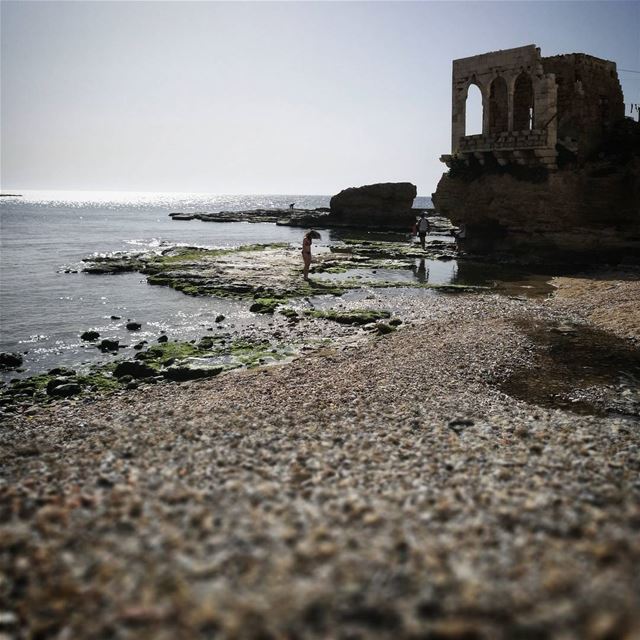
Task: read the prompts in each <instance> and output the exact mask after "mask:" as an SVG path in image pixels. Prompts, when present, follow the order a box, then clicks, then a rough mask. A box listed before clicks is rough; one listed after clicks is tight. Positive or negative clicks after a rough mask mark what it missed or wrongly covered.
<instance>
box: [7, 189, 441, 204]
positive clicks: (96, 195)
mask: <svg viewBox="0 0 640 640" xmlns="http://www.w3.org/2000/svg"><path fill="white" fill-rule="evenodd" d="M335 193H338V191H336V192H335ZM335 193H333V194H324V193H230V192H229V193H214V192H208V191H126V190H108V189H107V190H105V189H17V188H16V189H11V188H3V189H1V190H0V196H2V197H21V198H23V199H24V200H34V201H42V200H51V201H77V202H131V201H132V200H139V201H144V200H149V201H156V202H157V201H158V199H161V200H162V199H176V200H181V199H185V198H197V199H218V198H256V197H259V198H269V197H270V198H274V199H278V200H279V199H281V198H283V197H284V198H286V197H298V198H331V197H332V196H333V195H335ZM422 199H428V200H430V199H431V197H430V196H425V195H417V196H416V200H422ZM414 205H415V203H414Z"/></svg>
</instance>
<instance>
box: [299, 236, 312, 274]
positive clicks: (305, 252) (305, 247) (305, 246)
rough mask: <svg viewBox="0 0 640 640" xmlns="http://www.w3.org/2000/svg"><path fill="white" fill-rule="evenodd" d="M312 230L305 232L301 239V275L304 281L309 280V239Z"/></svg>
mask: <svg viewBox="0 0 640 640" xmlns="http://www.w3.org/2000/svg"><path fill="white" fill-rule="evenodd" d="M312 238H313V230H312V231H307V233H305V234H304V238H303V239H302V261H303V262H304V270H303V272H302V273H303V275H304V279H305V280H309V267H310V266H311V239H312Z"/></svg>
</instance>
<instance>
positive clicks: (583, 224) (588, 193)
mask: <svg viewBox="0 0 640 640" xmlns="http://www.w3.org/2000/svg"><path fill="white" fill-rule="evenodd" d="M433 202H434V205H435V207H436V210H437V211H438V212H439V213H440V214H442V215H445V216H447V217H449V218H450V219H451V220H452V222H453V223H454V224H456V225H464V228H465V236H466V237H465V239H464V241H463V248H464V249H465V250H466V251H468V252H471V253H492V254H498V255H504V256H506V257H509V258H511V259H516V260H520V261H526V262H536V261H537V262H548V261H558V262H566V261H570V260H581V261H585V260H586V261H589V262H590V261H607V262H627V261H630V262H638V261H640V126H634V123H632V122H630V121H627V123H625V124H624V127H623V130H618V132H617V134H616V135H614V136H612V137H610V138H609V140H607V142H606V143H605V144H603V145H602V147H601V148H600V150H599V151H598V152H597V153H596V154H594V156H592V158H591V159H590V160H589V161H588V162H585V163H582V164H580V165H578V164H577V163H576V162H574V161H573V160H572V159H571V158H568V159H567V160H566V161H565V163H564V166H562V164H561V167H560V169H559V170H557V171H553V172H547V171H546V170H544V169H530V168H527V167H499V166H495V167H492V166H486V165H485V166H480V165H477V166H466V165H460V166H456V165H455V163H454V164H453V165H452V167H451V169H450V171H449V172H448V173H447V174H445V175H443V176H442V178H441V180H440V182H439V184H438V187H437V190H436V192H435V193H434V194H433Z"/></svg>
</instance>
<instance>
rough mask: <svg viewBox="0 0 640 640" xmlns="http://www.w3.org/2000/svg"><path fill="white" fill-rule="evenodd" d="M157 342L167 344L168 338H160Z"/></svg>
mask: <svg viewBox="0 0 640 640" xmlns="http://www.w3.org/2000/svg"><path fill="white" fill-rule="evenodd" d="M158 342H160V343H163V342H169V338H167V336H160V337H159V338H158Z"/></svg>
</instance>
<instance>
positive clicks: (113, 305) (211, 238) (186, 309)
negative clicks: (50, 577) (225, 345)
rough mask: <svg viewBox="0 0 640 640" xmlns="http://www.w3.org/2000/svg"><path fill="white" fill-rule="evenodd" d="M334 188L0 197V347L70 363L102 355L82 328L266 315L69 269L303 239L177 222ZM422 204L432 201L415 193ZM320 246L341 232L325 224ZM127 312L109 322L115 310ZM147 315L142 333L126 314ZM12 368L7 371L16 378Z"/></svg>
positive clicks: (175, 329)
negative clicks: (176, 251)
mask: <svg viewBox="0 0 640 640" xmlns="http://www.w3.org/2000/svg"><path fill="white" fill-rule="evenodd" d="M329 198H330V196H300V195H277V196H261V195H257V196H213V195H179V194H114V193H105V194H102V193H95V192H93V193H90V192H88V193H62V192H48V193H47V192H24V193H23V197H22V198H2V199H1V200H0V229H1V249H2V254H1V260H0V323H1V324H0V326H1V331H0V351H14V352H15V351H17V352H21V353H22V352H26V354H25V356H24V358H25V369H26V371H25V373H24V375H26V374H29V373H35V372H40V371H46V370H47V369H48V368H50V367H52V366H54V365H58V364H63V365H65V364H66V365H70V366H77V365H78V364H79V363H81V362H85V363H90V362H96V361H103V360H105V359H109V358H111V357H112V356H109V355H104V354H101V353H100V352H99V351H98V350H97V349H96V348H95V347H94V346H91V345H87V344H84V343H83V342H82V341H81V340H80V339H79V335H80V334H81V333H82V332H83V331H86V330H88V329H96V330H97V331H99V332H100V333H101V336H102V337H112V338H119V339H120V340H121V341H122V342H124V343H128V344H131V343H133V342H135V341H138V340H141V339H155V338H156V337H157V336H158V335H159V332H160V331H166V332H167V333H168V334H169V336H170V337H171V338H181V339H188V338H191V337H196V336H201V335H203V333H204V332H205V331H206V328H207V327H209V326H211V325H212V319H213V318H214V317H215V316H216V315H217V314H218V313H224V314H225V315H227V316H228V317H229V318H231V319H232V321H233V323H234V324H235V325H236V327H237V326H238V325H243V324H259V323H261V322H266V321H267V320H266V319H264V318H258V317H256V315H255V314H250V313H249V312H248V311H247V310H246V307H247V305H246V304H240V303H235V302H229V301H220V300H214V299H202V298H192V297H189V296H185V295H183V294H181V293H178V292H176V291H173V290H170V289H167V288H165V287H152V286H149V285H147V284H146V282H145V278H144V277H143V276H141V275H140V274H122V275H115V276H92V275H88V274H83V273H76V274H70V273H64V271H65V269H79V268H80V267H81V260H82V258H84V257H86V256H89V255H91V254H95V253H98V254H99V253H108V252H112V251H119V250H128V251H132V250H143V249H148V248H157V247H161V246H162V245H163V244H165V243H166V244H186V245H197V246H204V247H231V246H240V245H243V244H249V243H254V242H286V241H288V242H294V243H298V244H299V243H301V240H302V235H303V233H304V230H303V229H294V228H289V227H278V226H276V225H274V224H245V223H228V224H226V223H205V222H200V221H196V220H193V221H188V222H187V221H182V222H178V221H173V220H171V219H170V218H169V216H168V214H169V213H171V212H174V211H185V212H198V211H200V212H202V211H207V212H215V211H221V210H228V211H233V210H235V211H237V210H242V209H254V208H258V207H261V208H279V207H286V206H288V204H289V203H291V202H295V203H296V206H298V207H303V208H314V207H323V206H328V203H329ZM415 206H418V207H419V206H430V200H429V199H428V198H418V199H417V200H416V203H415ZM322 235H323V241H321V242H320V244H330V243H331V242H333V241H334V238H333V236H332V234H331V233H330V232H324V233H323V234H322ZM112 315H116V316H121V319H120V320H112V319H111V316H112ZM129 318H130V319H135V320H137V321H139V322H142V323H143V330H142V331H141V332H138V333H136V335H135V338H134V337H133V336H132V335H131V334H130V333H129V332H127V331H126V329H125V326H124V325H125V324H126V321H127V319H129ZM14 375H15V374H14V373H9V374H5V375H4V377H5V378H7V377H13V376H14Z"/></svg>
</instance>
